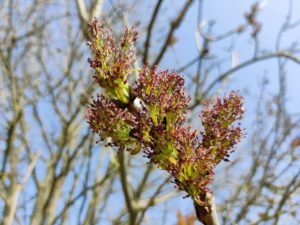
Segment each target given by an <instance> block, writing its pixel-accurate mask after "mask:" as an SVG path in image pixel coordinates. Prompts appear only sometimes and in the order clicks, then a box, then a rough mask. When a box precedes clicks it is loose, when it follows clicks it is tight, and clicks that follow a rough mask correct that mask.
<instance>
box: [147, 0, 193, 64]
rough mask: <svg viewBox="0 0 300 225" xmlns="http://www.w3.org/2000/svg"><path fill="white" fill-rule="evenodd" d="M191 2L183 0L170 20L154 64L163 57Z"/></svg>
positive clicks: (191, 0)
mask: <svg viewBox="0 0 300 225" xmlns="http://www.w3.org/2000/svg"><path fill="white" fill-rule="evenodd" d="M192 3H193V0H187V1H186V2H185V4H184V6H183V7H182V9H181V11H180V12H179V13H178V16H177V17H176V18H175V19H174V20H173V21H172V22H171V25H170V29H169V32H168V34H167V37H166V39H165V42H164V44H163V45H162V47H161V49H160V51H159V54H158V56H157V57H156V59H155V61H154V63H153V65H154V66H155V65H158V64H159V63H160V61H161V59H162V58H163V56H164V55H165V53H166V50H167V49H168V47H169V45H170V43H171V40H172V38H173V35H174V32H175V30H176V29H177V28H178V27H179V26H180V24H181V22H182V20H183V18H184V16H185V15H186V13H187V11H188V9H189V8H190V6H191V5H192Z"/></svg>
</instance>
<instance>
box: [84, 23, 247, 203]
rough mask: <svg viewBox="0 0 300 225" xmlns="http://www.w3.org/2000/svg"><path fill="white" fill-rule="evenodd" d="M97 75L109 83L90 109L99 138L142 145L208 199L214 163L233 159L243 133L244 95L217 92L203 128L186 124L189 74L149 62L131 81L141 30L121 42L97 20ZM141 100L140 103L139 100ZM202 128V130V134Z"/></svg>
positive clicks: (129, 146) (130, 147)
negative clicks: (152, 65) (159, 68)
mask: <svg viewBox="0 0 300 225" xmlns="http://www.w3.org/2000/svg"><path fill="white" fill-rule="evenodd" d="M89 31H90V37H91V38H90V42H89V46H90V47H91V49H92V53H93V57H92V59H89V62H90V66H91V67H92V68H94V69H95V71H96V74H95V81H96V82H97V83H98V84H99V85H100V86H101V87H102V88H103V89H104V95H97V97H96V98H94V99H93V102H92V103H91V104H90V106H89V108H88V111H87V120H88V123H89V124H90V127H91V129H92V130H93V131H94V132H95V133H97V134H99V136H100V140H104V139H110V140H111V142H110V144H111V145H112V146H115V147H116V148H117V149H119V150H127V151H129V152H130V153H131V154H136V153H138V152H140V151H141V150H142V151H143V153H144V155H145V156H146V157H148V158H149V161H150V163H153V164H155V165H157V166H158V167H159V168H161V169H163V170H166V171H168V172H169V173H170V174H171V175H172V176H173V178H174V183H175V184H176V187H177V188H178V189H179V190H182V191H185V192H186V193H187V195H188V196H191V197H192V198H193V199H194V200H195V201H196V202H197V203H198V204H202V205H203V204H205V198H204V197H203V196H204V195H205V193H206V192H207V191H208V189H207V186H208V185H209V183H211V181H212V179H213V174H214V172H213V171H214V168H215V166H216V165H217V164H218V163H220V162H221V161H222V160H225V161H226V160H228V156H229V153H230V152H231V151H232V149H233V148H234V146H235V145H236V144H237V143H238V142H239V141H240V139H241V137H242V135H243V134H242V130H241V128H240V124H237V126H234V124H235V122H236V121H238V120H240V119H241V118H242V115H243V112H244V110H243V99H242V97H240V96H239V94H238V93H237V92H231V93H230V94H229V95H228V96H225V97H224V98H223V99H221V98H217V99H216V100H215V102H214V103H213V104H212V106H210V105H207V106H205V108H204V110H203V111H202V113H201V115H200V116H201V119H202V125H203V131H202V132H200V133H199V132H197V130H193V129H192V128H191V127H187V126H186V125H185V120H186V114H187V112H188V104H189V101H190V97H189V96H187V95H186V93H185V89H184V79H183V78H182V77H181V76H180V75H178V74H177V73H176V72H173V71H168V70H164V71H158V70H157V68H154V69H152V68H150V67H148V66H144V67H143V68H142V69H140V70H136V71H139V74H138V75H139V76H138V77H139V78H138V79H137V80H136V82H135V83H134V84H133V85H131V86H130V85H129V83H128V82H127V80H128V76H130V75H131V73H132V71H133V70H134V67H133V64H134V60H135V59H134V58H133V44H134V42H135V40H136V32H135V31H134V30H133V29H127V30H126V31H125V34H124V37H123V39H122V40H121V43H120V44H119V45H118V46H117V44H116V43H115V40H114V39H113V38H112V35H111V32H110V31H108V30H107V29H105V28H104V26H103V25H102V24H101V23H99V22H98V21H97V20H93V21H92V23H91V24H90V26H89ZM137 104H138V105H139V106H137ZM199 134H200V135H199Z"/></svg>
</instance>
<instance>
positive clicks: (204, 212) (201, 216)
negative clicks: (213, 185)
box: [194, 193, 219, 225]
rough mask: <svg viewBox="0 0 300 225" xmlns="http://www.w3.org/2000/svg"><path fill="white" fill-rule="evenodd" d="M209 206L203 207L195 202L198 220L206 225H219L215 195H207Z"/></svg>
mask: <svg viewBox="0 0 300 225" xmlns="http://www.w3.org/2000/svg"><path fill="white" fill-rule="evenodd" d="M205 199H206V202H207V205H205V206H201V205H199V204H198V203H196V202H195V201H194V207H195V211H196V215H197V218H198V220H199V221H200V222H201V223H203V224H204V225H219V221H218V216H217V210H216V204H215V199H214V196H213V194H211V193H206V196H205Z"/></svg>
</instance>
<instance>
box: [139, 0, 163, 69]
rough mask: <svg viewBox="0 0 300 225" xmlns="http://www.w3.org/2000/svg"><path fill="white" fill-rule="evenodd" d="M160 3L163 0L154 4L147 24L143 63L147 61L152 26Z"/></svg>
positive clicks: (158, 0)
mask: <svg viewBox="0 0 300 225" xmlns="http://www.w3.org/2000/svg"><path fill="white" fill-rule="evenodd" d="M162 3H163V0H157V2H156V6H155V8H154V11H153V13H152V17H151V20H150V23H149V25H148V29H147V36H146V41H145V44H144V56H143V64H146V63H147V61H148V52H149V48H150V42H151V36H152V30H153V26H154V23H155V20H156V19H157V15H158V12H159V9H160V7H161V5H162Z"/></svg>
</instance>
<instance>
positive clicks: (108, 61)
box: [88, 19, 137, 104]
mask: <svg viewBox="0 0 300 225" xmlns="http://www.w3.org/2000/svg"><path fill="white" fill-rule="evenodd" d="M89 34H90V41H89V42H88V45H89V46H90V48H91V50H92V58H89V59H88V61H89V63H90V66H91V67H92V68H93V69H95V71H96V72H95V76H94V78H95V80H96V82H97V83H98V84H99V85H100V86H101V87H103V88H105V91H106V94H107V95H108V96H109V97H110V98H112V99H115V100H119V101H121V102H122V103H125V104H127V103H128V102H129V85H128V76H129V75H131V74H132V70H133V67H132V65H133V63H134V61H135V57H134V56H135V53H134V46H133V45H134V42H135V41H136V37H137V32H136V31H135V29H134V28H131V29H127V30H126V31H125V34H124V36H123V39H122V41H121V43H120V44H119V45H117V44H116V42H115V40H114V38H113V37H112V34H111V32H110V30H108V29H106V28H104V26H103V24H101V23H100V22H99V21H98V20H96V19H93V20H92V22H91V23H90V25H89Z"/></svg>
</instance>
